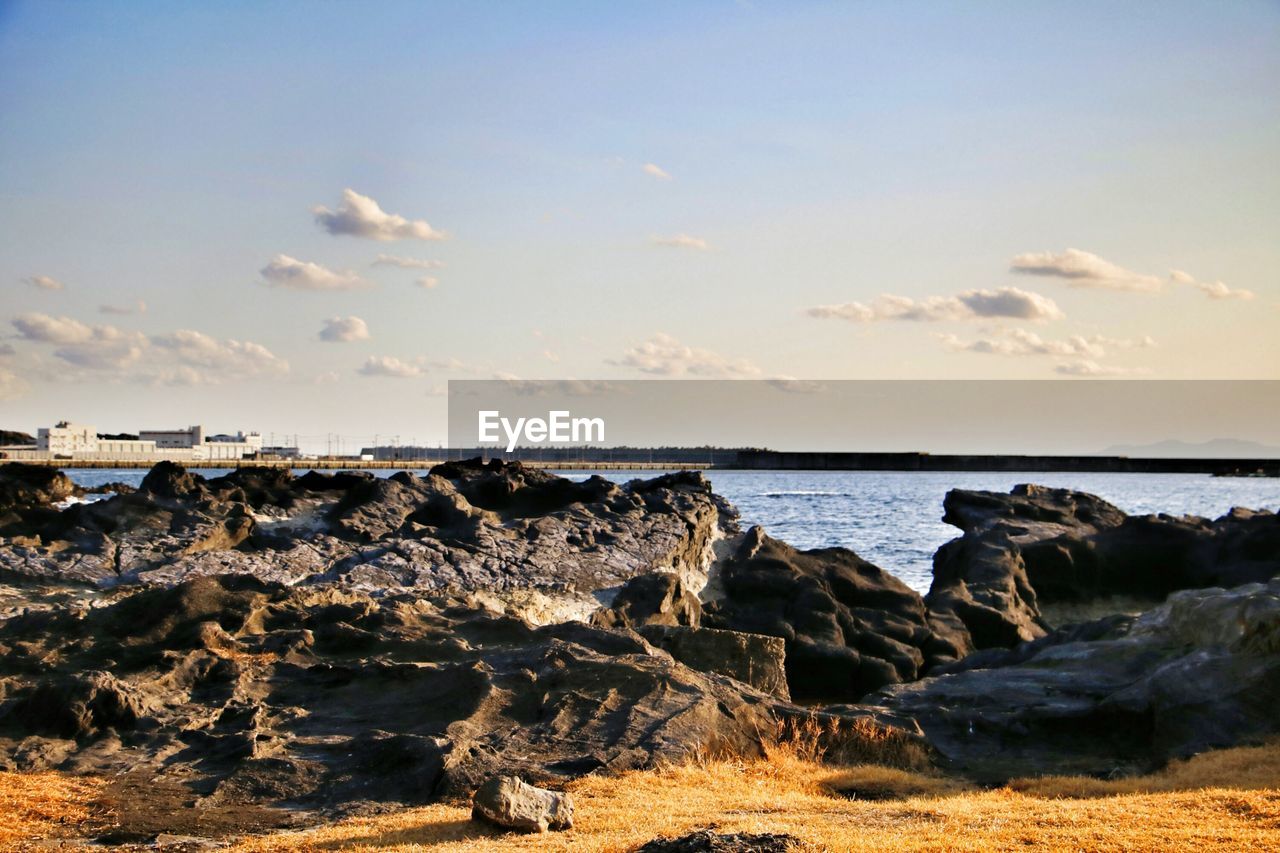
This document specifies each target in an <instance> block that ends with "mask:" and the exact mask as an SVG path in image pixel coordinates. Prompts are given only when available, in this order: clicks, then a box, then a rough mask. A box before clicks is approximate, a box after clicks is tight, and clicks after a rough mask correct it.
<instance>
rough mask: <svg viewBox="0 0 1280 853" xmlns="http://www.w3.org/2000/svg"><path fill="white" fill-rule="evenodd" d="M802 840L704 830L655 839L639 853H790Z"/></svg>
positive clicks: (749, 833) (776, 834)
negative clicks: (788, 852) (675, 836)
mask: <svg viewBox="0 0 1280 853" xmlns="http://www.w3.org/2000/svg"><path fill="white" fill-rule="evenodd" d="M801 846H802V845H801V842H800V839H799V838H796V837H795V836H794V835H784V834H781V833H774V832H733V833H719V832H712V831H711V830H709V829H700V830H698V831H697V832H690V833H689V834H688V835H681V836H680V837H679V838H655V839H654V840H653V841H650V842H648V843H647V844H644V845H642V846H641V847H639V848H637V849H636V853H787V851H790V850H798V849H800V848H801Z"/></svg>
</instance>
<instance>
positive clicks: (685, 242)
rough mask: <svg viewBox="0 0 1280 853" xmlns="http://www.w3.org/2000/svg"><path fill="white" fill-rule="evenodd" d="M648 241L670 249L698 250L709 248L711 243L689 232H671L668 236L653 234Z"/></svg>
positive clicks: (703, 250)
mask: <svg viewBox="0 0 1280 853" xmlns="http://www.w3.org/2000/svg"><path fill="white" fill-rule="evenodd" d="M649 242H651V243H653V245H655V246H666V247H668V248H672V249H694V250H696V251H699V252H705V251H707V250H708V249H710V248H711V244H710V243H708V242H707V241H706V240H704V239H703V238H701V237H694V236H692V235H690V234H673V235H672V236H670V237H661V236H658V235H654V236H653V237H650V238H649Z"/></svg>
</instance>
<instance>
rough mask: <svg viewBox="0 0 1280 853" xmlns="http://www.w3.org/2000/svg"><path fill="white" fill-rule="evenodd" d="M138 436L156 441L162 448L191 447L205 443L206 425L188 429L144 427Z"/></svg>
mask: <svg viewBox="0 0 1280 853" xmlns="http://www.w3.org/2000/svg"><path fill="white" fill-rule="evenodd" d="M138 438H140V439H142V440H143V441H154V442H155V443H156V447H157V448H159V449H160V450H169V449H173V448H184V447H186V448H190V447H196V446H197V445H201V444H204V427H202V426H198V425H197V426H193V427H187V428H186V429H144V430H142V431H140V432H139V433H138Z"/></svg>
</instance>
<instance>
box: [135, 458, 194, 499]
mask: <svg viewBox="0 0 1280 853" xmlns="http://www.w3.org/2000/svg"><path fill="white" fill-rule="evenodd" d="M204 484H205V479H204V477H201V476H200V475H199V474H194V473H192V472H190V471H188V470H187V469H186V468H184V467H182V466H181V465H179V464H178V463H177V462H167V461H166V462H157V463H156V464H155V465H154V466H152V468H151V470H150V471H148V472H147V476H145V477H143V478H142V485H140V486H139V487H138V488H139V489H140V490H141V491H144V492H147V493H149V494H152V495H157V496H159V497H163V498H185V497H190V496H194V495H199V494H200V493H201V492H203V491H204Z"/></svg>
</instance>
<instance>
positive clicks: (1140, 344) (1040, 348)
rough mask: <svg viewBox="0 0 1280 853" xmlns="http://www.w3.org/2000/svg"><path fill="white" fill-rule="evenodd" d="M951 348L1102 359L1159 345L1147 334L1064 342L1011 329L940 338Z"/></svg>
mask: <svg viewBox="0 0 1280 853" xmlns="http://www.w3.org/2000/svg"><path fill="white" fill-rule="evenodd" d="M938 338H939V339H940V340H941V341H942V343H943V345H944V346H946V347H947V348H948V349H951V350H955V351H957V352H975V353H986V354H989V355H1007V356H1023V355H1047V356H1058V357H1084V358H1102V357H1103V356H1105V355H1106V354H1107V348H1108V347H1113V348H1115V349H1137V348H1145V347H1153V346H1155V345H1156V342H1155V341H1154V340H1153V339H1152V338H1151V337H1150V336H1149V335H1144V336H1143V337H1141V338H1137V339H1127V338H1109V337H1106V336H1105V335H1089V336H1084V335H1072V336H1070V337H1068V338H1063V339H1061V340H1046V339H1045V338H1042V337H1040V336H1039V335H1037V334H1036V333H1035V332H1031V331H1028V330H1026V329H1010V330H1009V331H1007V332H1004V333H1003V334H1002V335H1001V336H999V337H994V338H979V339H978V340H974V341H964V340H961V339H960V338H959V337H957V336H955V335H950V334H946V335H939V336H938Z"/></svg>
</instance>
